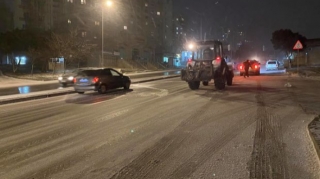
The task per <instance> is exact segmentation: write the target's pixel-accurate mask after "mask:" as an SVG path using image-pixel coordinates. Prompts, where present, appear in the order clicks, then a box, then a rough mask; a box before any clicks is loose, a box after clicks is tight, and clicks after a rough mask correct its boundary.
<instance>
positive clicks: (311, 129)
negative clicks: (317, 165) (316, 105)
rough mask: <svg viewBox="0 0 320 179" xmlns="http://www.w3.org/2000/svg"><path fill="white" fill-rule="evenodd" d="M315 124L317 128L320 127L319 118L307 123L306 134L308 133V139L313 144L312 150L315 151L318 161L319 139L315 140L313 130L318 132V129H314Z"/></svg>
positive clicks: (319, 151) (315, 135) (319, 155)
mask: <svg viewBox="0 0 320 179" xmlns="http://www.w3.org/2000/svg"><path fill="white" fill-rule="evenodd" d="M317 124H319V126H320V116H317V117H316V118H315V119H313V120H312V121H311V122H310V123H309V125H308V132H309V135H310V138H311V140H312V142H313V145H314V148H315V149H316V152H317V154H318V158H319V160H320V138H319V139H316V137H317V134H315V130H317V131H320V128H317V127H316V125H317ZM319 133H320V132H319ZM319 137H320V136H319Z"/></svg>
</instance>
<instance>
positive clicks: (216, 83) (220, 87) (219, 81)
mask: <svg viewBox="0 0 320 179" xmlns="http://www.w3.org/2000/svg"><path fill="white" fill-rule="evenodd" d="M214 86H215V87H216V88H217V89H218V90H223V89H225V88H226V82H225V80H224V79H223V78H216V79H214Z"/></svg>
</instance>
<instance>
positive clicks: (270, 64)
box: [266, 60, 279, 71]
mask: <svg viewBox="0 0 320 179" xmlns="http://www.w3.org/2000/svg"><path fill="white" fill-rule="evenodd" d="M266 70H267V71H268V70H279V62H278V61H277V60H268V61H267V63H266Z"/></svg>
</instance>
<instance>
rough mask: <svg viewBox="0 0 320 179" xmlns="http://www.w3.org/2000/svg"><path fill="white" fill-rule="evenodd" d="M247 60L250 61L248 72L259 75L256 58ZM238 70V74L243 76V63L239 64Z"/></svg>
mask: <svg viewBox="0 0 320 179" xmlns="http://www.w3.org/2000/svg"><path fill="white" fill-rule="evenodd" d="M249 61H250V68H249V74H254V75H260V63H259V62H258V61H256V60H249ZM239 72H240V76H243V74H244V73H245V71H244V65H243V63H241V64H240V65H239Z"/></svg>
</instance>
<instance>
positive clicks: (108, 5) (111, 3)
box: [100, 0, 113, 67]
mask: <svg viewBox="0 0 320 179" xmlns="http://www.w3.org/2000/svg"><path fill="white" fill-rule="evenodd" d="M105 5H106V6H107V7H111V6H112V5H113V2H112V1H110V0H107V1H106V2H105ZM103 14H104V7H103V6H101V34H102V35H101V62H100V65H101V67H103V61H104V60H103V49H104V33H103Z"/></svg>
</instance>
